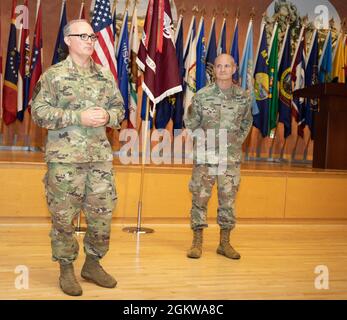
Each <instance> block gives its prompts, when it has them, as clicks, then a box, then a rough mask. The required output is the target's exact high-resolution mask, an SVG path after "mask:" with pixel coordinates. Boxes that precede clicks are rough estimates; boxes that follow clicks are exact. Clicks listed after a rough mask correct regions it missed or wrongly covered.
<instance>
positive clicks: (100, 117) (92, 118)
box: [81, 107, 110, 128]
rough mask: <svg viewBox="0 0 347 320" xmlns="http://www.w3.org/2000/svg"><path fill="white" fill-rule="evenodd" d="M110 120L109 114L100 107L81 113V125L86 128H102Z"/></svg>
mask: <svg viewBox="0 0 347 320" xmlns="http://www.w3.org/2000/svg"><path fill="white" fill-rule="evenodd" d="M109 120H110V115H109V114H108V112H107V111H106V110H105V109H103V108H100V107H94V108H90V109H87V110H85V111H82V112H81V123H82V125H83V126H86V127H93V128H97V127H101V126H104V125H105V124H107V123H108V122H109Z"/></svg>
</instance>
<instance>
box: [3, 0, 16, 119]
mask: <svg viewBox="0 0 347 320" xmlns="http://www.w3.org/2000/svg"><path fill="white" fill-rule="evenodd" d="M16 5H17V1H16V0H13V1H12V20H11V27H10V35H9V39H8V47H7V59H6V70H5V81H4V91H3V118H4V121H5V123H6V124H7V125H9V124H10V123H12V122H14V121H16V118H17V90H18V89H17V83H18V68H19V59H18V51H17V30H16V26H15V19H16V13H15V10H16Z"/></svg>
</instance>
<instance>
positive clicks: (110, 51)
mask: <svg viewBox="0 0 347 320" xmlns="http://www.w3.org/2000/svg"><path fill="white" fill-rule="evenodd" d="M92 27H93V30H94V32H95V34H96V35H97V36H98V40H97V41H96V42H95V50H94V53H93V55H92V58H93V60H94V61H95V62H96V63H98V64H101V65H103V66H105V67H109V68H110V70H111V72H112V74H113V76H114V78H115V79H116V80H117V62H116V54H115V50H114V35H113V28H112V16H111V9H110V1H109V0H96V1H95V6H94V13H93V19H92Z"/></svg>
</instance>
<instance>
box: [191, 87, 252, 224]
mask: <svg viewBox="0 0 347 320" xmlns="http://www.w3.org/2000/svg"><path fill="white" fill-rule="evenodd" d="M185 125H186V127H187V128H188V129H190V130H192V131H194V130H196V129H198V128H201V129H202V130H203V131H204V132H205V133H206V134H207V130H214V132H215V135H216V150H215V149H213V150H209V149H206V148H205V151H206V156H205V155H202V157H201V154H195V155H194V165H193V172H192V179H191V181H190V184H189V189H190V192H191V193H192V197H193V199H192V209H191V228H192V229H193V230H196V229H199V228H204V227H207V220H206V214H207V203H208V200H209V199H210V197H211V190H212V187H213V185H214V183H215V181H216V180H217V186H218V215H217V222H218V224H219V226H220V227H221V229H233V228H234V226H235V213H234V202H235V196H236V193H237V191H238V187H239V183H240V163H241V156H242V143H243V142H244V140H245V138H246V137H247V135H248V132H249V130H250V128H251V125H252V114H251V99H250V95H249V93H247V92H246V91H244V90H243V89H242V88H240V87H238V86H232V87H231V88H230V89H228V90H221V89H220V88H219V87H218V86H217V84H215V83H213V84H210V85H208V86H207V87H205V88H203V89H202V90H200V91H199V92H198V93H197V94H196V95H195V96H194V98H193V101H192V104H191V106H190V107H189V109H188V112H187V114H186V115H185ZM220 129H224V130H225V131H226V137H227V146H226V148H227V149H226V150H227V154H226V159H225V163H224V164H225V171H224V172H223V173H222V174H218V171H217V168H218V165H219V164H218V163H219V160H220V159H218V157H220V154H219V156H218V153H219V148H218V146H219V134H220V131H219V130H220ZM194 144H195V145H196V142H195V143H194ZM215 151H216V153H217V162H215V161H210V160H209V159H210V158H208V154H209V153H211V152H212V153H213V154H214V153H215ZM194 153H196V152H194ZM212 169H214V170H216V171H213V170H212Z"/></svg>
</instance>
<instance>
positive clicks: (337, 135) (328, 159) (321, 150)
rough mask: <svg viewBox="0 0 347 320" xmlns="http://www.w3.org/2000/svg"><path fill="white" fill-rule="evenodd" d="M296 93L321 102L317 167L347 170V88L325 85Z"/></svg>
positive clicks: (315, 154) (317, 122)
mask: <svg viewBox="0 0 347 320" xmlns="http://www.w3.org/2000/svg"><path fill="white" fill-rule="evenodd" d="M293 94H294V96H296V97H303V98H311V99H312V98H318V99H319V103H318V105H319V109H318V112H315V113H314V122H315V139H314V147H313V168H322V169H339V170H347V85H346V84H343V83H325V84H319V85H314V86H311V87H308V88H304V89H300V90H296V91H294V93H293Z"/></svg>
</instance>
